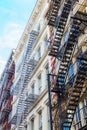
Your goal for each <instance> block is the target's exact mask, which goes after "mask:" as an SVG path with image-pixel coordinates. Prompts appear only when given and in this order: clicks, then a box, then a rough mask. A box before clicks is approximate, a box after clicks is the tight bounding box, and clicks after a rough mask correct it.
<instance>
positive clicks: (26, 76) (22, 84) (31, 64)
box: [11, 30, 38, 129]
mask: <svg viewBox="0 0 87 130" xmlns="http://www.w3.org/2000/svg"><path fill="white" fill-rule="evenodd" d="M37 36H38V32H36V31H34V30H33V31H32V32H31V33H30V35H29V41H28V43H27V46H26V50H25V51H26V54H25V58H24V61H23V63H22V65H21V75H20V79H19V81H18V83H17V85H16V86H15V88H14V90H13V95H15V94H16V95H17V94H20V97H19V101H18V105H17V111H16V115H14V116H15V117H14V116H13V118H14V119H12V121H11V122H12V123H13V124H16V125H17V129H20V128H21V127H22V126H23V125H24V124H23V123H22V121H23V120H22V118H23V117H24V109H25V98H24V97H25V95H26V92H27V85H28V82H29V80H30V74H31V72H32V71H33V70H34V68H35V66H36V64H37V62H36V61H35V60H34V59H32V58H30V55H31V52H32V46H33V44H34V43H35V41H36V38H37ZM31 98H32V97H31ZM32 100H33V98H32ZM26 105H27V107H28V105H29V104H28V102H27V104H26ZM27 109H28V108H27Z"/></svg>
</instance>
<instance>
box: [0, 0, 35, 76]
mask: <svg viewBox="0 0 87 130" xmlns="http://www.w3.org/2000/svg"><path fill="white" fill-rule="evenodd" d="M36 1H37V0H0V75H1V73H2V71H3V69H4V67H5V64H6V61H7V60H8V57H9V55H10V53H11V50H12V49H13V48H16V46H17V44H18V41H19V39H20V37H21V35H22V33H23V30H24V28H25V26H26V24H27V21H28V19H29V17H30V15H31V13H32V10H33V8H34V6H35V3H36Z"/></svg>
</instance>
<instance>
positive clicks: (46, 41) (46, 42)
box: [44, 35, 49, 48]
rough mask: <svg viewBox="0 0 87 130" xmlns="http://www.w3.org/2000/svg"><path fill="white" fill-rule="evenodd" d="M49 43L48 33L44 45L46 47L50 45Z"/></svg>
mask: <svg viewBox="0 0 87 130" xmlns="http://www.w3.org/2000/svg"><path fill="white" fill-rule="evenodd" d="M48 44H49V42H48V37H47V35H46V36H45V38H44V46H45V48H46V47H47V46H48Z"/></svg>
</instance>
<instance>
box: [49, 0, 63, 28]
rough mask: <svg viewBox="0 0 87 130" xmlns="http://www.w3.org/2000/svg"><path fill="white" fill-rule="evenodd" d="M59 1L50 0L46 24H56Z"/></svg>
mask: <svg viewBox="0 0 87 130" xmlns="http://www.w3.org/2000/svg"><path fill="white" fill-rule="evenodd" d="M61 1H62V0H52V1H51V6H50V10H49V13H48V20H49V22H48V25H51V26H56V20H57V15H58V11H59V9H60V4H61Z"/></svg>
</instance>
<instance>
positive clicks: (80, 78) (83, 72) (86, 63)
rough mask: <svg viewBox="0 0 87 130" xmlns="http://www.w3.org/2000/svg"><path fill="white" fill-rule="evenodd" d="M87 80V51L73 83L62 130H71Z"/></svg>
mask: <svg viewBox="0 0 87 130" xmlns="http://www.w3.org/2000/svg"><path fill="white" fill-rule="evenodd" d="M86 79H87V51H86V52H85V53H84V54H83V55H82V56H81V57H80V58H79V66H78V70H77V74H76V77H75V80H74V83H73V87H72V91H71V94H70V97H69V100H68V105H67V109H66V114H65V118H64V119H63V125H62V129H61V130H66V129H67V130H70V128H71V125H72V122H73V118H74V114H75V111H76V107H77V106H78V104H79V100H80V97H81V92H82V89H83V85H84V82H85V80H86Z"/></svg>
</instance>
